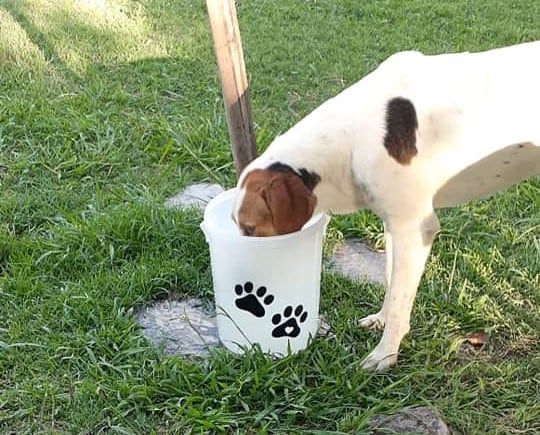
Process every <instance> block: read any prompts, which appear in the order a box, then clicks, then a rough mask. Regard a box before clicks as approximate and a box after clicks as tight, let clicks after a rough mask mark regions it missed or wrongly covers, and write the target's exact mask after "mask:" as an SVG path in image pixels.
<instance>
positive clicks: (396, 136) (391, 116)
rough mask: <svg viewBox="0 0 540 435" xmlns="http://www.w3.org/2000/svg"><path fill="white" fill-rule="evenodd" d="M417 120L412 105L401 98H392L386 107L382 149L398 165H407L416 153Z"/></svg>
mask: <svg viewBox="0 0 540 435" xmlns="http://www.w3.org/2000/svg"><path fill="white" fill-rule="evenodd" d="M417 129H418V118H417V117H416V110H415V108H414V105H413V103H412V102H411V101H410V100H408V99H406V98H402V97H396V98H392V99H391V100H390V101H388V104H387V105H386V135H385V136H384V147H385V148H386V150H387V151H388V154H390V156H392V157H393V158H394V159H395V160H396V161H397V162H398V163H400V164H402V165H408V164H410V163H411V160H412V158H413V157H414V156H415V155H416V154H417V153H418V150H417V149H416V130H417Z"/></svg>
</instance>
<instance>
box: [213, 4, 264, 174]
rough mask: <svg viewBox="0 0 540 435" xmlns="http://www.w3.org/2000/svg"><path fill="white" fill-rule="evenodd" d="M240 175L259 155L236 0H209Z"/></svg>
mask: <svg viewBox="0 0 540 435" xmlns="http://www.w3.org/2000/svg"><path fill="white" fill-rule="evenodd" d="M206 7H207V10H208V17H209V19H210V26H211V28H212V36H213V39H214V49H215V52H216V58H217V64H218V69H219V78H220V81H221V89H222V91H223V100H224V103H225V114H226V116H227V126H228V128H229V137H230V140H231V145H232V154H233V159H234V165H235V167H236V175H237V177H238V176H239V175H240V173H241V172H242V170H243V169H244V168H245V167H246V166H247V164H248V163H249V162H251V161H252V160H253V159H254V158H255V157H257V149H256V145H255V135H254V133H253V120H252V115H251V106H250V104H249V86H248V80H247V76H246V67H245V64H244V54H243V51H242V41H241V39H240V30H239V28H238V20H237V18H236V7H235V5H234V0H206Z"/></svg>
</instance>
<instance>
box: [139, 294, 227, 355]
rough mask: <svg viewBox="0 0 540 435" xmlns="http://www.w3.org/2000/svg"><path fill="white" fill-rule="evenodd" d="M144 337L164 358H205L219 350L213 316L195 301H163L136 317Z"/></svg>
mask: <svg viewBox="0 0 540 435" xmlns="http://www.w3.org/2000/svg"><path fill="white" fill-rule="evenodd" d="M137 322H138V323H139V325H140V326H141V328H142V330H143V333H144V335H145V336H146V337H148V338H149V339H150V341H152V343H153V344H154V345H155V346H156V347H160V348H163V351H164V352H165V353H166V354H167V355H180V356H189V355H192V356H200V357H207V356H208V349H209V348H211V347H217V346H220V341H219V337H218V329H217V322H216V318H215V314H213V313H211V312H210V311H209V310H207V309H205V308H204V307H203V304H202V302H201V301H200V300H198V299H188V300H185V301H176V300H166V301H160V302H157V303H156V304H154V305H151V306H148V307H146V308H144V309H143V310H141V311H140V312H139V313H137Z"/></svg>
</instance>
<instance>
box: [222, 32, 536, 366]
mask: <svg viewBox="0 0 540 435" xmlns="http://www.w3.org/2000/svg"><path fill="white" fill-rule="evenodd" d="M538 173H540V41H537V42H529V43H524V44H519V45H514V46H509V47H503V48H496V49H492V50H489V51H483V52H477V53H469V52H464V53H454V54H439V55H424V54H422V53H420V52H415V51H405V52H399V53H397V54H394V55H392V56H390V57H389V58H387V59H386V60H385V61H384V62H382V63H381V64H380V65H379V66H378V67H377V68H376V69H375V70H374V71H372V72H371V73H369V74H368V75H366V76H365V77H364V78H362V79H361V80H360V81H358V82H356V83H355V84H353V85H352V86H350V87H349V88H347V89H345V90H344V91H342V92H341V93H340V94H338V95H337V96H335V97H333V98H331V99H329V100H327V101H326V102H324V103H323V104H322V105H320V106H319V107H318V108H316V109H315V110H314V111H313V112H311V113H310V114H309V115H307V116H306V117H305V118H303V119H302V120H301V121H300V122H298V123H297V124H296V125H294V126H293V127H292V128H291V129H290V130H288V131H287V132H286V133H284V134H283V135H280V136H277V137H276V138H275V139H274V140H273V142H272V143H271V144H270V145H269V146H268V148H267V149H266V151H265V152H264V153H263V154H261V155H260V156H259V157H258V158H256V159H255V160H253V161H252V162H251V163H250V164H249V165H248V166H247V167H246V168H245V169H244V170H243V171H242V173H241V175H240V177H239V180H238V194H237V196H236V200H235V203H234V204H233V210H232V218H233V220H234V221H235V222H236V223H237V225H238V227H239V229H240V231H241V233H242V234H243V235H246V236H259V237H261V236H263V237H264V236H273V235H279V234H286V233H290V232H294V231H297V230H299V229H301V228H302V226H303V225H304V224H305V223H306V222H307V221H308V220H309V219H310V217H311V216H312V215H313V214H314V213H317V212H319V211H321V212H329V213H337V214H343V213H351V212H354V211H357V210H359V209H362V208H368V209H371V210H372V211H373V212H375V213H376V214H377V215H378V216H379V217H380V218H381V219H382V221H383V223H384V238H385V246H386V286H385V287H386V292H385V296H384V302H383V304H382V308H381V309H380V311H379V312H377V313H375V314H371V315H369V316H367V317H364V318H363V319H361V320H360V325H361V326H363V327H367V328H379V329H382V328H384V331H383V334H382V338H381V340H380V342H379V343H378V344H377V345H376V347H375V348H374V349H373V350H372V351H371V353H369V355H368V356H367V357H366V358H365V359H364V360H363V361H362V363H361V366H362V367H363V368H366V369H372V370H376V371H381V370H385V369H387V368H389V367H391V366H393V365H395V364H396V363H397V356H398V351H399V346H400V343H401V341H402V339H403V337H404V336H405V335H406V334H407V333H408V332H409V329H410V326H409V321H410V316H411V310H412V307H413V302H414V299H415V296H416V291H417V288H418V285H419V283H420V279H421V277H422V274H423V271H424V266H425V263H426V260H427V258H428V256H429V253H430V250H431V246H432V243H433V239H434V237H435V235H436V233H437V231H438V230H439V220H438V218H437V215H436V213H435V210H437V209H439V208H443V207H453V206H457V205H459V204H463V203H465V202H467V201H470V200H473V199H477V198H484V197H488V196H489V195H491V194H493V193H495V192H496V191H499V190H501V189H504V188H506V187H508V186H510V185H512V184H515V183H517V182H519V181H522V180H525V179H527V178H529V177H531V176H534V175H536V174H538Z"/></svg>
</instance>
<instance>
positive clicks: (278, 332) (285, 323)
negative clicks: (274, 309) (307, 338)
mask: <svg viewBox="0 0 540 435" xmlns="http://www.w3.org/2000/svg"><path fill="white" fill-rule="evenodd" d="M307 316H308V313H307V311H304V307H303V306H302V305H297V306H296V308H295V309H294V313H293V307H291V306H290V305H288V306H287V307H285V309H284V310H283V316H282V315H281V314H279V313H278V314H274V316H273V317H272V323H273V324H274V325H277V326H276V327H275V328H274V330H273V331H272V337H275V338H279V337H298V335H299V334H300V325H299V323H304V322H305V321H306V319H307Z"/></svg>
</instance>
